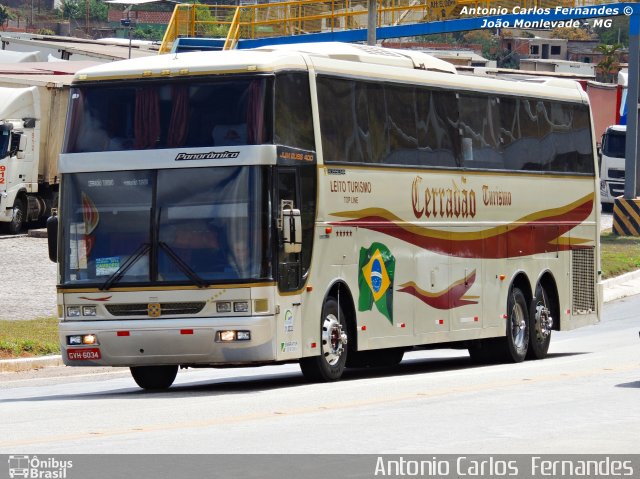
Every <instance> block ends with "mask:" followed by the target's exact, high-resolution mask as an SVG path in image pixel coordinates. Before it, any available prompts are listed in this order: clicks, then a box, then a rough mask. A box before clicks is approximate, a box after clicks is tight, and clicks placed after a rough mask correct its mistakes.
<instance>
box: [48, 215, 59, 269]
mask: <svg viewBox="0 0 640 479" xmlns="http://www.w3.org/2000/svg"><path fill="white" fill-rule="evenodd" d="M47 242H48V245H49V259H50V260H51V261H53V262H54V263H56V262H57V261H58V217H57V216H49V218H48V219H47Z"/></svg>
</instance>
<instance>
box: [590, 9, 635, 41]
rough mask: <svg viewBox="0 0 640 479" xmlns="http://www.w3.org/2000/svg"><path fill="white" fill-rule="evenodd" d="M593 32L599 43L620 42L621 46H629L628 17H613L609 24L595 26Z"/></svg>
mask: <svg viewBox="0 0 640 479" xmlns="http://www.w3.org/2000/svg"><path fill="white" fill-rule="evenodd" d="M594 32H595V34H596V35H598V39H599V40H600V43H603V44H605V45H613V44H614V43H622V45H623V46H625V47H627V46H629V17H627V16H619V17H613V18H612V22H611V26H608V27H604V26H603V27H598V28H595V29H594Z"/></svg>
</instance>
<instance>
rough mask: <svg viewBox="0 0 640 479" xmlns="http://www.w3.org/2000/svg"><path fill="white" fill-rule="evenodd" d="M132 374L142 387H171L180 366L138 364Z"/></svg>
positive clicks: (160, 388)
mask: <svg viewBox="0 0 640 479" xmlns="http://www.w3.org/2000/svg"><path fill="white" fill-rule="evenodd" d="M130 369H131V375H132V376H133V379H134V381H135V382H136V384H137V385H138V386H140V387H141V388H142V389H148V390H162V389H169V387H170V386H171V385H172V384H173V381H174V379H175V378H176V375H177V374H178V366H136V367H132V368H130Z"/></svg>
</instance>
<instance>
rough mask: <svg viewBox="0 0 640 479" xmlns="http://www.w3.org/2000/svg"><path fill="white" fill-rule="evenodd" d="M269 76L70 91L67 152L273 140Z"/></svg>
mask: <svg viewBox="0 0 640 479" xmlns="http://www.w3.org/2000/svg"><path fill="white" fill-rule="evenodd" d="M271 85H272V77H269V76H253V77H246V76H240V77H239V76H235V77H233V78H224V77H223V78H219V79H202V80H198V81H193V80H191V81H189V82H188V83H187V82H186V81H184V80H182V81H180V80H176V81H169V82H167V81H166V80H165V81H164V82H155V81H146V82H143V83H141V82H138V83H126V84H125V83H118V84H114V85H112V86H104V85H99V86H96V85H82V86H78V87H75V88H73V89H72V91H71V96H70V98H71V100H70V110H69V111H70V116H69V121H68V128H67V130H66V131H67V136H66V138H65V144H64V147H63V151H64V152H65V153H78V152H95V151H121V150H131V149H135V150H145V149H159V148H189V147H194V148H195V147H203V146H234V145H258V144H264V143H271V142H272V127H271V125H270V119H271V116H272V114H271V113H269V112H271V110H272V108H271V107H270V105H269V102H270V98H271V97H272V93H271V90H272V88H271Z"/></svg>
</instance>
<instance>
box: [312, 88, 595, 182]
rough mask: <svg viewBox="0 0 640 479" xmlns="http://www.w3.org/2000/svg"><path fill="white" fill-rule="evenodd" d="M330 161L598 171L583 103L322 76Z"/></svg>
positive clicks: (326, 151)
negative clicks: (458, 91)
mask: <svg viewBox="0 0 640 479" xmlns="http://www.w3.org/2000/svg"><path fill="white" fill-rule="evenodd" d="M318 104H319V113H320V129H321V132H322V146H323V153H324V161H325V162H327V163H332V162H353V163H375V164H379V163H384V164H389V165H410V166H423V167H430V166H434V167H459V166H462V167H464V168H470V169H492V170H518V171H521V170H524V171H541V172H556V173H586V174H593V173H594V160H593V153H592V142H591V127H590V117H589V108H588V106H587V105H582V104H576V103H564V102H552V101H548V100H536V99H525V98H517V97H502V96H498V95H489V94H471V93H463V92H460V93H456V92H447V91H440V90H435V89H431V88H423V87H419V86H415V87H411V86H404V85H397V84H390V83H373V82H368V81H357V80H346V79H334V78H329V77H319V78H318Z"/></svg>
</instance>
